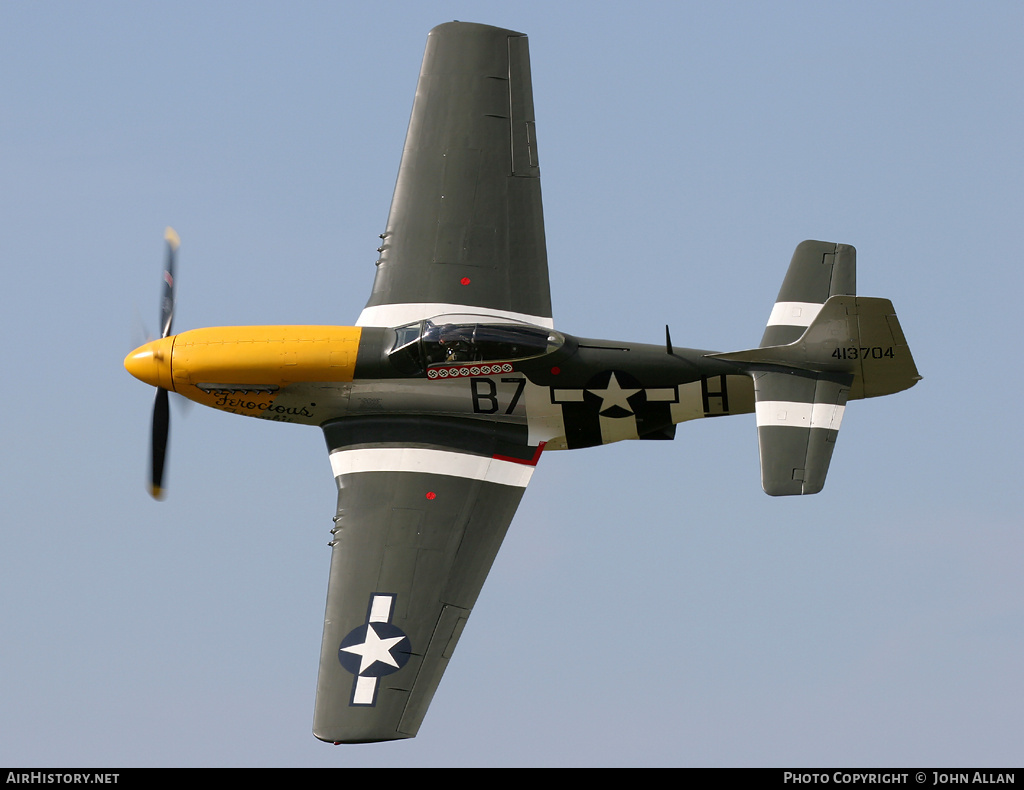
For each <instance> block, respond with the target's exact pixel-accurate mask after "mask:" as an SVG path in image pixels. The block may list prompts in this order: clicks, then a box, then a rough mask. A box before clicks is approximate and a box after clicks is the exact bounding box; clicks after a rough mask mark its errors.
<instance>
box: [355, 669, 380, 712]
mask: <svg viewBox="0 0 1024 790" xmlns="http://www.w3.org/2000/svg"><path fill="white" fill-rule="evenodd" d="M377 680H378V679H377V678H375V677H365V676H363V675H360V676H359V677H357V678H356V687H355V690H354V691H353V692H352V704H353V705H372V704H373V697H374V695H375V694H376V693H377Z"/></svg>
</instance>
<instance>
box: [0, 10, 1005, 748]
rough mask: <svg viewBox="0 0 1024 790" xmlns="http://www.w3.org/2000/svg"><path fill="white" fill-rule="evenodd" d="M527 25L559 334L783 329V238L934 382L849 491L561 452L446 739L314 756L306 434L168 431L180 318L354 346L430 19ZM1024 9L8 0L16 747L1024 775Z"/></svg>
mask: <svg viewBox="0 0 1024 790" xmlns="http://www.w3.org/2000/svg"><path fill="white" fill-rule="evenodd" d="M451 19H461V20H465V21H477V22H485V23H488V24H494V25H500V26H504V27H510V28H513V29H517V30H521V31H523V32H525V33H527V34H529V36H530V48H531V56H532V62H533V77H534V96H535V104H536V115H537V126H538V137H539V152H540V164H541V169H542V173H543V188H544V202H545V216H546V225H547V238H548V253H549V261H550V267H551V284H552V299H553V302H554V308H555V321H556V326H557V327H558V328H560V329H563V330H565V331H567V332H571V333H574V334H579V335H584V336H591V337H610V338H623V339H631V340H640V341H647V342H654V343H657V342H661V340H662V338H663V337H664V325H665V324H666V323H668V324H670V325H671V327H672V337H673V340H674V342H675V343H676V344H677V345H686V346H692V347H696V348H715V349H721V350H732V349H740V348H747V347H750V346H752V345H756V343H757V342H758V339H759V338H760V336H761V332H762V329H763V326H764V322H765V320H766V318H767V316H768V313H769V312H770V309H771V304H772V302H773V300H774V297H775V294H776V292H777V290H778V287H779V283H780V282H781V279H782V276H783V274H784V273H785V269H786V266H787V264H788V261H789V256H790V255H791V254H792V250H793V247H794V246H795V245H796V244H797V243H798V242H799V241H801V240H802V239H805V238H819V239H827V240H831V241H839V242H844V243H850V244H853V245H855V246H856V247H857V248H858V253H859V255H858V262H859V267H858V268H859V271H858V286H859V291H860V293H862V294H864V295H870V296H885V297H888V298H890V299H892V301H893V302H894V304H895V306H896V309H897V311H898V312H899V315H900V319H901V321H902V325H903V328H904V330H905V332H906V334H907V337H908V339H909V340H910V343H911V347H912V349H913V351H914V355H915V358H916V361H917V364H918V367H919V369H920V371H921V373H922V374H923V375H924V377H925V378H924V381H923V382H922V383H921V384H920V385H919V386H917V387H915V388H914V389H913V390H910V391H909V392H905V393H902V394H899V395H897V396H894V397H892V398H886V399H879V400H876V401H867V402H856V403H854V404H852V406H851V407H850V408H849V409H848V410H847V413H846V416H845V419H844V422H843V432H842V435H841V437H840V440H839V443H838V446H837V449H836V453H835V457H834V460H833V463H832V469H831V473H830V475H829V480H828V483H827V485H826V488H825V490H824V491H823V492H822V493H821V494H819V495H817V496H814V497H803V498H799V499H773V498H770V497H767V496H765V495H764V494H763V493H762V492H761V490H760V484H759V473H758V457H757V439H756V431H755V428H754V421H753V417H752V416H747V417H737V418H733V419H730V420H707V421H701V422H699V423H695V424H690V425H684V426H681V427H680V430H679V433H678V435H677V438H676V440H675V441H674V442H672V443H658V442H644V443H640V442H634V443H623V444H621V445H615V446H609V447H604V448H597V449H592V450H584V451H578V452H569V453H550V454H548V455H546V456H545V457H544V458H543V459H542V461H541V464H540V466H539V467H538V471H537V474H536V475H535V476H534V479H533V482H532V484H531V486H530V489H529V490H528V491H527V493H526V496H525V498H524V501H523V505H522V506H521V508H520V511H519V514H518V515H517V518H516V520H515V521H514V522H513V525H512V527H511V529H510V531H509V536H508V538H507V539H506V542H505V545H504V546H503V548H502V551H501V553H500V554H499V557H498V560H497V562H496V564H495V566H494V568H493V570H492V572H491V575H490V578H489V579H488V582H487V584H486V585H485V587H484V591H483V594H482V595H481V598H480V600H479V602H478V604H477V607H476V609H475V611H474V615H473V618H472V620H471V621H470V624H469V626H468V627H467V629H466V631H465V633H464V635H463V638H462V640H461V642H460V645H459V649H458V651H457V652H456V654H455V657H454V659H453V661H452V663H451V665H450V667H449V669H448V672H447V673H446V676H445V679H444V681H443V682H442V685H441V687H440V690H439V691H438V694H437V696H436V697H435V700H434V702H433V704H432V706H431V709H430V712H429V713H428V715H427V718H426V720H425V722H424V725H423V727H422V729H421V732H420V735H419V737H418V738H416V739H415V740H413V741H407V742H401V743H392V744H378V745H368V746H361V747H360V746H355V747H330V746H327V745H325V744H322V743H320V742H318V741H316V740H315V739H314V738H313V737H312V735H311V734H310V727H311V720H312V708H313V694H314V688H315V681H316V669H317V660H318V656H319V648H320V636H321V629H322V624H323V619H322V616H323V604H324V596H325V593H326V583H327V569H328V561H329V549H328V547H327V545H326V544H327V541H328V539H329V534H328V530H329V529H330V526H331V516H332V515H333V514H334V505H335V496H336V494H335V486H334V481H333V479H332V476H331V471H330V466H329V464H328V460H327V454H326V450H325V447H324V444H323V439H322V436H321V434H320V432H319V431H317V430H315V429H306V428H302V427H297V426H287V425H282V424H276V423H263V422H261V421H257V420H247V419H241V418H236V417H233V416H228V415H224V414H221V413H218V412H214V411H212V410H208V409H203V408H201V407H195V408H192V409H191V410H190V411H188V412H187V413H185V414H183V413H182V412H181V411H180V410H174V411H172V436H171V448H170V458H169V463H170V466H169V472H168V488H169V498H168V500H167V501H165V502H163V503H154V502H153V501H152V500H150V499H149V497H148V496H147V495H146V493H145V490H144V485H143V483H144V479H145V474H146V453H147V449H146V448H147V443H148V431H149V414H150V410H151V407H152V393H151V391H148V390H147V388H146V387H144V386H143V385H142V384H140V383H139V382H137V381H135V380H134V379H132V378H131V377H130V376H129V375H128V374H127V373H126V372H125V371H124V370H123V368H122V366H121V361H122V359H123V357H124V355H125V354H126V353H127V352H128V351H129V350H131V348H132V347H133V345H134V344H135V343H136V342H137V341H138V340H139V339H140V336H141V335H142V330H140V329H139V326H138V325H139V321H140V318H139V317H141V322H142V323H144V324H146V325H148V326H149V327H150V328H153V327H155V326H156V323H157V302H158V294H159V274H160V265H161V256H162V254H163V242H162V235H163V229H164V227H165V226H166V225H169V224H170V225H173V226H174V227H175V228H176V229H177V230H178V232H179V233H180V234H181V238H182V249H181V257H180V263H179V266H180V268H179V276H178V283H179V289H178V313H177V315H176V319H175V328H176V329H179V330H182V329H187V328H192V327H198V326H216V325H224V324H227V325H230V324H274V323H310V324H320V323H324V324H340V325H345V324H350V323H352V322H353V321H354V320H355V318H356V316H357V315H358V313H359V311H360V309H361V308H362V306H363V304H364V303H365V301H366V298H367V296H368V295H369V290H370V285H371V283H372V278H373V271H374V267H373V261H374V259H375V252H374V250H375V248H376V246H377V244H378V243H379V241H378V239H377V234H378V233H380V232H381V231H382V229H383V227H384V223H385V220H386V217H387V211H388V206H389V204H390V199H391V191H392V188H393V186H394V179H395V175H396V173H397V169H398V160H399V156H400V153H401V146H402V141H403V139H404V135H405V129H406V124H407V122H408V115H409V109H410V107H411V103H412V97H413V91H414V88H415V82H416V76H417V73H418V68H419V63H420V59H421V57H422V52H423V45H424V42H425V37H426V33H427V31H428V30H429V29H430V28H431V27H433V26H434V25H436V24H439V23H441V22H444V21H448V20H451ZM1022 23H1024V10H1022V7H1021V6H1020V4H1018V3H1009V2H1006V3H1003V2H986V3H979V4H970V5H969V4H966V3H943V2H929V3H924V2H921V3H914V2H897V3H891V2H885V3H881V2H879V3H874V2H865V3H786V4H776V3H719V4H707V3H642V2H641V3H633V4H629V5H628V6H625V5H621V4H611V3H550V2H548V3H535V2H521V3H515V4H510V3H493V2H479V0H478V1H477V2H472V3H466V2H450V3H443V2H434V3H404V2H395V3H386V4H372V5H371V4H363V3H360V4H353V3H326V2H324V3H302V4H292V5H290V6H285V5H284V4H272V3H239V2H221V3H215V4H208V3H164V4H159V5H157V4H137V3H127V2H125V3H114V2H97V3H90V4H80V3H70V2H64V3H57V2H53V3H10V2H9V3H3V4H0V68H2V71H3V73H4V74H5V78H4V80H2V81H0V187H2V188H0V228H2V232H0V260H2V262H3V271H4V274H5V287H4V288H3V289H0V305H2V308H3V309H2V316H3V318H2V320H3V328H4V333H3V335H4V340H5V342H4V350H3V354H2V357H0V359H2V360H3V362H4V365H5V368H6V369H7V377H6V378H7V381H8V383H9V390H8V393H7V397H6V399H5V401H6V408H4V409H3V411H2V417H0V421H2V422H0V425H2V434H0V435H2V436H3V437H4V440H5V443H6V451H5V452H4V453H3V456H2V459H3V460H2V466H0V469H2V474H0V496H2V501H3V503H4V518H3V537H4V547H3V550H2V551H0V597H2V600H3V601H4V605H3V606H2V607H0V634H2V638H0V667H2V668H3V671H2V673H0V699H2V700H3V704H2V705H0V731H2V732H3V733H4V738H3V739H2V743H0V764H17V765H29V766H70V765H79V766H134V765H157V766H172V765H214V766H220V765H226V766H233V765H268V766H291V765H318V766H356V765H370V766H372V765H381V766H396V765H779V766H794V765H800V766H819V765H844V766H856V765H876V766H877V765H885V766H910V765H919V766H949V765H969V766H973V765H978V766H985V765H989V766H991V765H1018V764H1020V763H1021V762H1022V761H1024V747H1022V744H1024V737H1022V736H1024V711H1022V709H1021V706H1020V700H1021V699H1022V697H1024V681H1022V679H1021V678H1022V675H1021V672H1020V667H1021V666H1022V665H1024V581H1022V577H1021V573H1020V558H1021V556H1022V555H1024V530H1022V529H1021V527H1022V521H1024V518H1022V508H1021V505H1022V494H1021V488H1022V486H1021V483H1020V477H1021V471H1022V467H1024V464H1022V452H1021V443H1020V429H1019V426H1018V422H1019V419H1018V418H1017V417H1016V411H1017V406H1016V403H1015V402H1014V401H1013V400H1012V398H1011V397H1010V396H1012V395H1013V394H1014V393H1015V392H1019V391H1020V390H1021V385H1022V383H1024V382H1022V375H1021V372H1020V366H1019V365H1018V364H1017V353H1018V352H1019V348H1018V344H1019V343H1020V338H1021V330H1020V328H1019V326H1018V325H1017V322H1016V320H1015V319H1014V318H1013V316H1014V315H1016V314H1018V312H1019V310H1020V308H1019V306H1015V305H1016V302H1017V297H1018V295H1019V294H1020V293H1021V292H1022V290H1024V289H1022V287H1021V286H1022V267H1021V265H1020V260H1019V259H1020V252H1019V247H1020V244H1019V229H1020V224H1021V217H1022V216H1024V201H1022V189H1021V183H1022V176H1024V172H1022V171H1024V168H1022V157H1021V153H1020V141H1021V139H1024V107H1022V105H1021V101H1020V96H1021V90H1022V84H1021V83H1022V75H1024V62H1022V61H1024V56H1022V54H1021V47H1020V39H1021V34H1022V33H1024V24H1022Z"/></svg>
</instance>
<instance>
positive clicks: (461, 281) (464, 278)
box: [459, 277, 469, 285]
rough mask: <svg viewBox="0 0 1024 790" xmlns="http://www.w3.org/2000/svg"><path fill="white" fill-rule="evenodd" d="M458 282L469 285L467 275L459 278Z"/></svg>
mask: <svg viewBox="0 0 1024 790" xmlns="http://www.w3.org/2000/svg"><path fill="white" fill-rule="evenodd" d="M459 282H460V283H461V284H462V285H469V278H468V277H463V278H462V279H461V280H459Z"/></svg>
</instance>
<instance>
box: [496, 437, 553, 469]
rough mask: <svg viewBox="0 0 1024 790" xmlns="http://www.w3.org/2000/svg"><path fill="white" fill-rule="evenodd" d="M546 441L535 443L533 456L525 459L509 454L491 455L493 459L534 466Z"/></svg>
mask: <svg viewBox="0 0 1024 790" xmlns="http://www.w3.org/2000/svg"><path fill="white" fill-rule="evenodd" d="M545 444H547V442H541V443H540V444H538V445H537V451H536V452H535V453H534V454H533V458H531V459H530V460H526V459H524V458H513V457H512V456H510V455H492V456H491V458H493V459H494V460H495V461H511V462H512V463H514V464H523V465H524V466H536V465H537V461H539V460H540V454H541V453H542V452H543V451H544V445H545Z"/></svg>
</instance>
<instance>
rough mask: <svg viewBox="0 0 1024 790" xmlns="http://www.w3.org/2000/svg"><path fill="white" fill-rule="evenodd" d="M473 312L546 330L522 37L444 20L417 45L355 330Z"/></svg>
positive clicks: (536, 172)
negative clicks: (368, 289) (404, 129)
mask: <svg viewBox="0 0 1024 790" xmlns="http://www.w3.org/2000/svg"><path fill="white" fill-rule="evenodd" d="M443 313H480V314H484V315H489V316H492V317H495V318H498V319H506V320H511V321H521V322H526V323H534V324H540V325H542V326H548V327H550V326H551V298H550V293H549V289H548V268H547V253H546V250H545V241H544V219H543V214H542V210H541V194H540V169H539V167H538V165H537V140H536V129H535V124H534V115H533V90H532V87H531V81H530V58H529V50H528V47H527V39H526V36H524V35H523V34H521V33H516V32H513V31H511V30H502V29H499V28H494V27H488V26H485V25H476V24H468V23H463V22H451V23H448V24H445V25H440V26H439V27H436V28H434V29H433V30H432V31H431V32H430V35H429V36H428V38H427V48H426V52H425V53H424V56H423V66H422V69H421V72H420V77H419V82H418V83H417V86H416V99H415V102H414V103H413V109H412V116H411V118H410V121H409V131H408V134H407V136H406V141H405V149H404V151H403V154H402V163H401V166H400V168H399V172H398V181H397V183H396V185H395V194H394V198H393V200H392V203H391V212H390V214H389V216H388V224H387V229H386V230H385V232H384V234H383V243H382V244H381V252H380V258H379V260H378V262H377V275H376V278H375V280H374V284H373V292H372V294H371V296H370V300H369V302H368V303H367V305H366V308H365V309H364V310H363V312H362V314H361V315H360V317H359V321H358V323H359V325H360V326H398V325H400V324H403V323H408V322H411V321H415V320H419V319H421V318H429V317H431V316H435V315H440V314H443Z"/></svg>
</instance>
